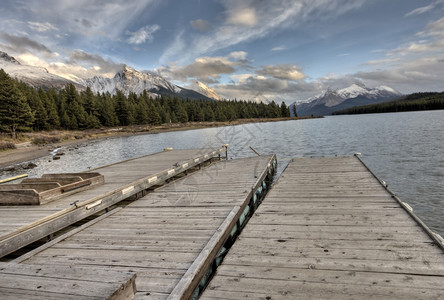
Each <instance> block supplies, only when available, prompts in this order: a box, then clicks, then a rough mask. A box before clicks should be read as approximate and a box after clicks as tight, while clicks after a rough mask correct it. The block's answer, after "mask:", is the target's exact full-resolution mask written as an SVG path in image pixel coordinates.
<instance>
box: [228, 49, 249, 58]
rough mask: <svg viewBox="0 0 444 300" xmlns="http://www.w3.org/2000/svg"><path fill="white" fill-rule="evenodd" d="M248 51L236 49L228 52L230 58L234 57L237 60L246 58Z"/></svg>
mask: <svg viewBox="0 0 444 300" xmlns="http://www.w3.org/2000/svg"><path fill="white" fill-rule="evenodd" d="M247 55H248V53H247V52H245V51H234V52H231V53H230V54H228V57H229V58H233V59H235V60H246V59H247Z"/></svg>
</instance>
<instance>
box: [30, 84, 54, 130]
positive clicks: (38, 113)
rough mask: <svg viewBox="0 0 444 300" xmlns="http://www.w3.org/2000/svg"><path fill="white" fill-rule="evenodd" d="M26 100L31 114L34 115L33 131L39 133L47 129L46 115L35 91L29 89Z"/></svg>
mask: <svg viewBox="0 0 444 300" xmlns="http://www.w3.org/2000/svg"><path fill="white" fill-rule="evenodd" d="M26 98H27V100H28V104H29V106H30V107H31V110H32V112H33V113H34V124H33V128H34V130H35V131H40V130H47V129H49V124H48V114H47V111H46V108H45V106H44V105H43V102H42V100H41V99H40V97H39V94H38V93H37V91H36V90H34V89H29V90H28V93H27V95H26Z"/></svg>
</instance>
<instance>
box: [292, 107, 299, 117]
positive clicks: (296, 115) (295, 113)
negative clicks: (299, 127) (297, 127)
mask: <svg viewBox="0 0 444 300" xmlns="http://www.w3.org/2000/svg"><path fill="white" fill-rule="evenodd" d="M293 115H294V117H295V118H297V117H298V112H297V111H296V103H295V104H293Z"/></svg>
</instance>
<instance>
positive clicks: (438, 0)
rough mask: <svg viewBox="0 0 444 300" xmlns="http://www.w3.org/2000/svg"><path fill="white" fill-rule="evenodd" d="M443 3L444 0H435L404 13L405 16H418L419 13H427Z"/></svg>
mask: <svg viewBox="0 0 444 300" xmlns="http://www.w3.org/2000/svg"><path fill="white" fill-rule="evenodd" d="M442 4H444V0H435V1H434V2H433V3H430V4H429V5H426V6H421V7H418V8H416V9H414V10H412V11H410V12H408V13H406V14H405V15H404V17H412V16H418V15H422V14H425V13H427V12H429V11H432V10H434V9H436V8H437V7H439V6H440V5H442Z"/></svg>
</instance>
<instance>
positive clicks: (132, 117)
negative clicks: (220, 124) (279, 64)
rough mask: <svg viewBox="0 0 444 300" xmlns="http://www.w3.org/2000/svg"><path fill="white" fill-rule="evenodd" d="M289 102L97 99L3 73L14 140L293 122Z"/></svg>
mask: <svg viewBox="0 0 444 300" xmlns="http://www.w3.org/2000/svg"><path fill="white" fill-rule="evenodd" d="M289 116H290V110H289V108H288V107H287V106H286V104H285V103H284V102H282V104H281V105H278V104H276V103H275V102H274V101H272V102H271V103H268V104H264V103H256V102H249V101H238V100H231V101H209V100H189V99H180V98H178V97H176V96H159V97H151V96H150V95H149V94H148V93H146V92H144V93H142V94H140V95H136V94H134V93H130V94H129V95H128V96H125V95H124V94H123V93H122V92H121V91H117V93H116V94H115V95H111V94H110V93H102V94H94V93H93V92H92V91H91V89H89V88H86V90H84V91H77V89H76V87H75V86H74V85H72V84H71V85H67V86H66V87H65V88H64V89H62V90H59V91H57V90H55V89H49V90H43V89H38V90H36V89H34V88H32V87H29V86H28V85H26V84H25V83H23V82H19V81H17V80H15V79H13V78H11V77H10V76H9V75H8V74H7V73H6V72H4V71H3V70H0V131H1V132H7V133H9V134H10V135H11V136H12V137H13V138H15V137H16V135H17V132H20V131H46V130H53V129H65V130H82V129H90V128H103V127H113V126H127V125H145V124H151V125H159V124H163V123H185V122H203V121H207V122H212V121H233V120H236V119H251V118H279V117H289Z"/></svg>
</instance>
